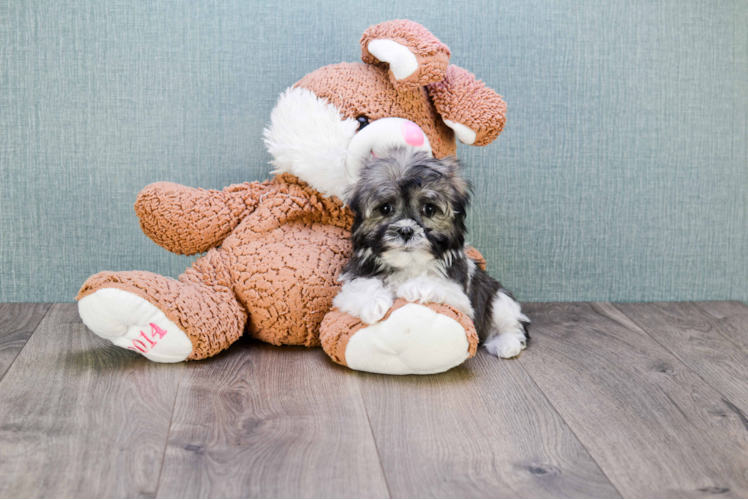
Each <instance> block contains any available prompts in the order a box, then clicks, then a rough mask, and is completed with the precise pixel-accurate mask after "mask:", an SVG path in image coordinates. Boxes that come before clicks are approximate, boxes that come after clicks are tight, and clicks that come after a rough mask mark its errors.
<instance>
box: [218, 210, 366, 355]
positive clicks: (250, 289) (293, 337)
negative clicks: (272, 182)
mask: <svg viewBox="0 0 748 500" xmlns="http://www.w3.org/2000/svg"><path fill="white" fill-rule="evenodd" d="M349 237H350V233H349V232H348V231H347V230H345V229H342V228H339V227H335V226H331V225H325V224H320V223H307V222H301V221H298V222H292V223H287V224H283V225H281V226H280V227H279V228H277V229H275V230H272V231H269V232H265V233H261V234H257V233H253V232H251V231H246V232H245V231H242V230H241V228H237V231H235V232H234V234H233V235H232V236H230V237H229V238H227V239H226V240H225V241H224V244H223V246H222V248H223V249H224V250H225V251H226V252H227V254H228V257H229V269H230V270H231V274H232V277H233V281H234V292H235V293H236V295H237V297H238V298H239V301H240V302H241V303H242V304H244V305H245V307H246V308H247V311H248V312H249V322H248V324H247V331H248V332H249V333H250V334H251V335H252V336H253V337H254V338H257V339H260V340H262V341H264V342H268V343H271V344H275V345H281V344H290V345H306V346H316V345H320V342H319V326H320V323H321V322H322V319H323V318H324V317H325V314H327V312H329V311H330V309H331V308H332V299H333V297H335V295H336V294H337V293H338V290H339V288H340V286H339V284H338V282H337V277H338V275H339V274H340V271H341V269H342V267H343V264H345V262H346V261H347V260H348V258H349V257H350V252H351V245H350V241H349Z"/></svg>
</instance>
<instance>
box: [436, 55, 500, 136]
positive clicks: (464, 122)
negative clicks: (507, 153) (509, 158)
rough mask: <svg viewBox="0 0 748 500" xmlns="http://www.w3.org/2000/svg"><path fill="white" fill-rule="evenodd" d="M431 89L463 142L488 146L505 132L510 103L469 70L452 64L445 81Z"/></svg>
mask: <svg viewBox="0 0 748 500" xmlns="http://www.w3.org/2000/svg"><path fill="white" fill-rule="evenodd" d="M428 89H429V94H430V95H431V98H432V99H433V100H434V106H436V110H437V111H438V112H439V114H440V115H441V116H442V120H444V123H446V124H447V126H449V127H450V128H451V129H452V130H454V131H455V135H457V138H458V139H460V141H461V142H462V143H464V144H468V145H473V146H486V145H487V144H490V143H491V142H492V141H493V140H494V139H496V138H497V137H498V136H499V134H500V133H501V131H502V130H503V129H504V122H505V121H506V103H505V102H504V100H503V99H502V98H501V96H500V95H499V94H497V93H496V92H495V91H493V90H491V89H490V88H488V87H486V84H485V83H483V82H482V81H480V80H476V79H475V75H473V74H472V73H470V72H469V71H467V70H464V69H462V68H459V67H457V66H455V65H454V64H452V65H450V66H449V67H448V68H447V72H446V75H445V77H444V80H442V81H440V82H436V83H432V84H430V85H429V86H428Z"/></svg>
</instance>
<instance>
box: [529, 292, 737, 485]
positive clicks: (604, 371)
mask: <svg viewBox="0 0 748 500" xmlns="http://www.w3.org/2000/svg"><path fill="white" fill-rule="evenodd" d="M527 309H528V314H529V315H530V317H531V318H532V319H533V333H534V335H533V343H532V344H531V346H530V348H529V349H528V350H527V351H526V352H525V353H523V354H522V356H521V357H520V363H521V364H522V365H523V366H524V367H525V368H527V371H528V373H529V374H530V376H531V377H532V378H533V379H534V380H535V381H536V382H537V383H538V386H539V387H540V389H541V390H542V391H543V393H544V394H545V395H546V396H547V397H548V399H549V400H550V401H551V403H552V404H553V406H554V407H555V408H556V409H557V410H558V412H559V413H560V414H561V416H562V417H563V418H564V420H565V421H566V422H567V423H568V424H569V425H570V427H571V428H572V430H573V431H574V433H575V434H576V436H577V437H579V439H580V440H581V441H582V443H584V445H585V446H586V448H587V449H588V450H589V452H590V454H591V455H592V457H593V458H594V459H595V460H596V461H597V463H598V464H599V465H600V467H601V468H602V470H603V471H604V472H605V473H606V475H607V476H608V477H609V478H610V479H611V481H612V482H613V484H614V485H615V486H616V487H617V488H618V491H620V492H621V493H622V494H623V495H624V496H626V497H704V496H724V497H745V496H746V495H748V475H746V473H745V472H746V470H748V432H746V427H745V425H744V423H743V422H742V421H741V418H740V416H739V415H736V414H735V413H734V412H733V411H732V410H731V409H730V405H729V403H726V402H725V401H724V400H723V398H722V396H721V395H720V394H719V393H718V392H717V391H715V390H714V389H713V388H712V387H710V386H709V385H708V384H707V383H706V382H704V381H703V380H702V379H701V378H700V377H699V376H698V375H696V374H695V373H694V372H693V371H691V370H690V369H689V368H688V367H687V366H686V365H684V364H683V363H681V362H680V361H679V360H678V359H677V358H676V357H675V356H673V355H672V354H671V353H670V352H668V351H667V350H666V349H664V348H663V347H662V346H661V345H660V344H658V343H657V342H655V341H654V340H653V339H652V338H651V337H650V336H649V335H648V334H647V333H646V332H644V331H643V330H642V329H641V328H639V327H638V326H636V325H635V324H634V323H633V322H632V321H631V320H630V319H629V318H628V317H627V316H626V315H624V314H623V313H621V312H620V311H619V310H618V309H616V308H615V307H613V306H612V305H610V304H606V303H598V304H543V305H535V304H528V305H527Z"/></svg>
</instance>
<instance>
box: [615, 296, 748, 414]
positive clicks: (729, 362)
mask: <svg viewBox="0 0 748 500" xmlns="http://www.w3.org/2000/svg"><path fill="white" fill-rule="evenodd" d="M616 307H617V308H618V309H620V310H621V311H622V312H623V313H624V314H626V316H628V317H629V319H631V320H632V321H633V322H634V323H636V324H637V325H639V326H640V327H641V328H642V329H643V330H644V331H646V332H647V333H649V335H650V336H652V338H654V339H655V340H656V341H657V342H659V343H660V344H662V346H663V347H665V348H666V349H667V350H669V351H670V352H672V353H673V354H674V355H675V356H676V357H677V358H678V359H679V360H681V361H682V362H683V363H684V364H686V365H688V367H689V368H691V369H692V370H693V371H694V372H696V373H697V374H699V376H701V378H703V379H704V380H705V381H706V382H707V383H708V384H709V385H711V386H712V387H714V388H715V389H716V390H717V391H719V392H720V393H721V394H722V395H723V396H725V397H726V398H727V399H728V400H729V401H730V402H731V403H733V404H735V405H737V406H738V407H739V408H740V409H741V410H742V413H743V414H748V307H746V306H745V305H744V304H742V303H740V302H699V303H693V302H669V303H657V304H616ZM736 411H738V410H736Z"/></svg>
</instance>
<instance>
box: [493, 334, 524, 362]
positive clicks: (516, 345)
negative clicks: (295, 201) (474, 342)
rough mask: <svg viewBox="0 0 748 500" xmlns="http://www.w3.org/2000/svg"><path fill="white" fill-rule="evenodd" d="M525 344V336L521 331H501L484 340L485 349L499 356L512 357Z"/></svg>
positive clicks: (520, 350)
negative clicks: (495, 335)
mask: <svg viewBox="0 0 748 500" xmlns="http://www.w3.org/2000/svg"><path fill="white" fill-rule="evenodd" d="M526 345H527V338H526V337H525V334H524V333H521V332H508V333H502V334H501V335H499V336H497V337H493V338H491V339H489V340H488V341H486V343H485V344H484V345H483V346H484V347H485V348H486V350H487V351H488V352H489V353H491V354H493V355H494V356H496V357H499V358H513V357H515V356H517V355H518V354H519V353H520V352H522V349H524V348H525V346H526Z"/></svg>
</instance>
